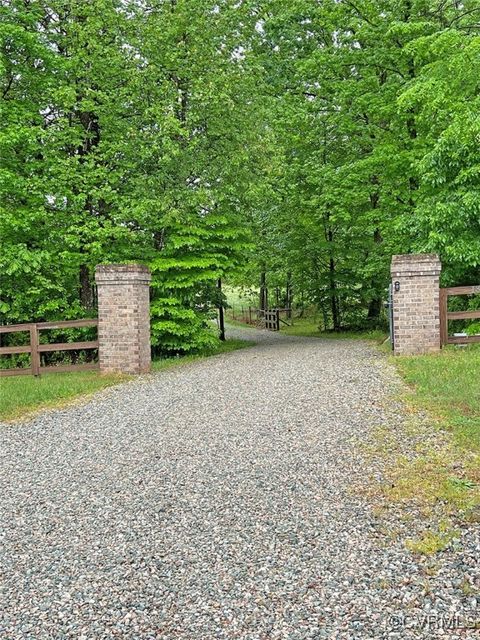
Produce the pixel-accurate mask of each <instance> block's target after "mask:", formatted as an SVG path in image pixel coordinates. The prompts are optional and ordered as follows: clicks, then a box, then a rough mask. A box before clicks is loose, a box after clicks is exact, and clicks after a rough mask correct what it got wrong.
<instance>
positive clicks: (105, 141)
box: [0, 0, 480, 351]
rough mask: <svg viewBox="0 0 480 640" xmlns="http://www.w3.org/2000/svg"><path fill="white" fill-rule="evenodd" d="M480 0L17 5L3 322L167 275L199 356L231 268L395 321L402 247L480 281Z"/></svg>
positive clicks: (330, 310) (168, 336) (189, 343)
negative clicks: (98, 284)
mask: <svg viewBox="0 0 480 640" xmlns="http://www.w3.org/2000/svg"><path fill="white" fill-rule="evenodd" d="M479 33H480V7H479V6H478V2H477V0H464V1H463V2H462V3H455V2H440V0H438V2H435V3H432V2H431V1H427V0H398V1H395V2H394V1H393V0H380V1H377V0H358V1H356V2H350V1H349V0H322V2H317V1H316V0H265V1H263V2H261V1H260V0H259V1H257V2H256V1H254V0H244V1H243V2H231V1H230V0H217V1H214V0H188V1H187V0H168V1H166V0H142V1H141V2H138V0H90V1H89V2H84V0H69V1H68V2H67V1H66V0H9V1H8V2H0V69H1V84H0V92H1V110H2V111H1V115H2V133H1V135H0V155H1V166H0V198H1V207H2V209H1V234H2V264H1V265H0V268H1V272H2V300H1V303H0V304H1V307H0V311H1V313H2V319H3V321H4V322H9V323H12V322H19V321H27V320H43V319H56V318H65V319H66V318H74V317H80V316H83V315H86V314H87V315H88V313H89V311H90V310H91V309H92V307H94V306H95V296H94V288H93V286H92V280H93V273H94V267H95V264H98V263H101V262H123V261H129V260H135V261H141V262H145V263H147V264H149V265H150V267H151V269H152V272H153V276H154V277H153V288H152V334H153V342H154V344H155V345H156V346H157V348H158V349H160V350H163V351H176V350H186V351H188V350H195V349H198V348H200V347H202V346H204V345H205V343H207V342H209V341H211V339H212V338H211V334H210V332H209V331H208V330H206V326H207V319H208V317H209V315H210V314H211V310H212V309H213V308H214V307H215V305H217V304H218V303H219V292H218V289H217V288H216V286H215V285H216V282H217V280H218V278H221V277H227V279H229V280H230V281H231V282H236V283H240V284H246V285H258V284H259V283H262V293H263V299H264V300H265V297H266V289H267V288H269V289H270V292H272V291H273V290H274V289H275V287H277V288H281V289H282V293H281V295H282V296H283V297H284V300H285V304H286V303H288V301H289V300H291V298H292V295H293V296H294V299H295V301H296V303H297V304H299V305H300V304H309V303H315V304H316V305H318V307H319V308H320V309H321V310H322V311H323V317H324V319H325V324H326V326H333V327H335V328H337V329H338V328H340V327H342V326H345V325H360V324H365V323H378V322H379V321H380V316H381V309H382V299H383V298H384V296H385V287H386V285H387V283H388V267H389V262H390V257H391V254H392V253H395V252H409V251H438V252H439V253H440V255H441V257H442V260H443V262H444V264H445V278H446V283H455V284H456V283H462V284H468V283H474V282H475V281H478V280H479V275H480V189H479V180H480V152H479V149H480V145H479V142H480V116H479V114H480V97H479V96H480V91H479V88H480V36H479Z"/></svg>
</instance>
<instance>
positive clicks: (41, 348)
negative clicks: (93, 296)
mask: <svg viewBox="0 0 480 640" xmlns="http://www.w3.org/2000/svg"><path fill="white" fill-rule="evenodd" d="M97 325H98V320H97V319H89V320H67V321H62V322H29V323H26V324H10V325H4V326H0V334H1V333H18V332H22V331H25V332H28V333H29V337H30V342H29V344H25V345H19V346H14V347H13V346H12V347H0V355H11V354H17V353H29V354H30V367H24V368H17V369H0V377H1V376H22V375H34V376H39V375H40V374H41V373H49V372H57V371H85V370H87V369H98V362H88V363H85V364H68V365H60V366H50V367H42V366H41V364H40V354H41V353H45V352H46V351H73V350H76V349H98V340H89V341H88V342H57V343H52V344H41V343H40V339H39V332H40V331H42V329H43V330H45V329H78V328H80V327H96V326H97Z"/></svg>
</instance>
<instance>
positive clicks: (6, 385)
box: [0, 339, 253, 420]
mask: <svg viewBox="0 0 480 640" xmlns="http://www.w3.org/2000/svg"><path fill="white" fill-rule="evenodd" d="M252 344H253V343H252V342H248V341H246V340H236V339H231V340H226V341H225V342H221V343H220V344H219V346H218V347H215V348H212V349H210V350H206V351H204V352H202V353H199V354H195V355H191V356H180V357H177V358H164V359H162V360H155V361H154V362H152V371H160V370H162V369H166V368H169V367H173V366H176V365H180V364H186V363H189V362H192V361H194V360H198V359H200V358H205V357H208V356H212V355H216V354H218V353H228V352H229V351H235V350H236V349H243V348H244V347H249V346H251V345H252ZM131 379H132V377H131V376H125V375H114V374H109V375H105V374H103V375H100V374H99V373H98V372H97V371H72V372H71V373H48V374H44V375H42V376H40V377H39V378H35V377H34V376H12V377H8V378H1V379H0V419H1V420H15V419H18V418H21V417H24V416H26V415H28V414H31V413H34V412H36V411H39V410H40V409H47V408H54V407H60V406H63V405H65V404H67V403H69V402H71V401H72V400H75V399H78V398H82V397H85V396H88V395H89V394H91V393H93V392H95V391H100V390H101V389H105V388H106V387H110V386H112V385H114V384H119V383H120V382H125V381H127V380H131Z"/></svg>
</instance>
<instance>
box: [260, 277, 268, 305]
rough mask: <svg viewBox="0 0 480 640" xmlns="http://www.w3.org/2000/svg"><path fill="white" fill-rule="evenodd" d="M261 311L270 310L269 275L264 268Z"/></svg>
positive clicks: (261, 284) (261, 278)
mask: <svg viewBox="0 0 480 640" xmlns="http://www.w3.org/2000/svg"><path fill="white" fill-rule="evenodd" d="M260 309H261V310H262V311H266V310H267V309H268V291H267V273H266V271H265V267H264V266H263V267H262V271H261V273H260Z"/></svg>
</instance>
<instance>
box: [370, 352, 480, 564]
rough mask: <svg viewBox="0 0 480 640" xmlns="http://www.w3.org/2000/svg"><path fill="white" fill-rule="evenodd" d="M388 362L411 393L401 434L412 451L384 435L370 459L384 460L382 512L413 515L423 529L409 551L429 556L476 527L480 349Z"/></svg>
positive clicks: (479, 464) (391, 433) (399, 440)
mask: <svg viewBox="0 0 480 640" xmlns="http://www.w3.org/2000/svg"><path fill="white" fill-rule="evenodd" d="M392 361H393V363H394V364H395V366H396V367H397V370H398V371H399V373H400V375H401V377H402V378H403V379H404V380H405V382H406V383H407V384H408V385H409V387H410V390H409V392H408V393H407V394H406V397H405V400H406V407H407V416H406V417H407V423H406V427H405V428H406V430H407V433H408V434H409V435H410V436H413V437H414V442H416V444H415V445H412V446H411V448H410V451H409V452H405V450H404V447H402V444H401V443H402V436H401V434H399V433H395V432H394V431H392V430H386V431H384V433H383V434H380V436H379V439H378V442H377V445H378V448H377V451H376V455H381V456H382V457H383V456H386V457H387V458H388V465H387V466H388V474H387V475H388V482H386V483H385V488H384V497H385V499H386V505H387V506H388V505H395V504H403V505H404V506H405V515H406V517H411V515H410V516H409V515H408V514H409V513H410V514H411V513H412V508H413V512H417V513H419V514H420V518H421V520H422V521H423V519H424V518H425V523H426V528H425V530H424V531H423V533H422V534H421V535H420V536H417V537H414V538H411V539H409V540H407V542H406V544H407V546H408V547H409V548H410V549H411V550H412V551H414V552H418V553H424V554H427V555H428V554H431V553H435V552H437V551H441V550H442V549H443V548H444V547H445V546H446V545H447V544H449V542H450V541H451V540H452V539H454V538H455V536H456V535H457V534H458V527H459V526H460V527H461V526H464V525H465V524H468V523H473V522H480V348H478V346H477V345H474V346H473V345H472V346H469V347H464V348H458V347H449V348H447V349H444V350H442V351H441V352H440V353H438V354H432V355H428V356H409V357H397V358H392ZM419 409H425V410H427V413H426V414H423V415H422V414H421V413H419V412H418V410H419ZM432 522H433V523H434V524H433V525H432ZM427 523H429V524H428V525H427Z"/></svg>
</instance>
